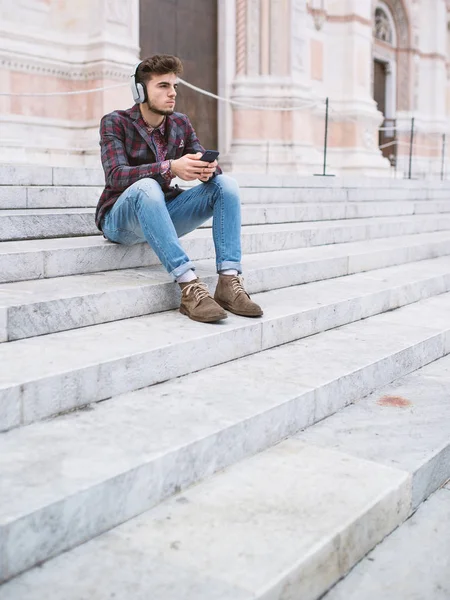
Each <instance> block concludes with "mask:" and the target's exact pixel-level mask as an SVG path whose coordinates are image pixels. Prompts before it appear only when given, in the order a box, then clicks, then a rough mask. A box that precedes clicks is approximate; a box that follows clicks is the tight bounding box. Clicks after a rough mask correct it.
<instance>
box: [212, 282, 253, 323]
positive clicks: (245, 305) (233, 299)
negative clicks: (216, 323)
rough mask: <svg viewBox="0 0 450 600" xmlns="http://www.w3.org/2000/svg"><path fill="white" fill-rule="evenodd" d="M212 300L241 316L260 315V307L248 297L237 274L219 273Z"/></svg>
mask: <svg viewBox="0 0 450 600" xmlns="http://www.w3.org/2000/svg"><path fill="white" fill-rule="evenodd" d="M214 300H215V301H216V302H217V304H220V306H221V307H222V308H225V310H229V311H230V312H232V313H234V314H235V315H240V316H242V317H261V316H262V315H263V311H262V308H261V307H260V306H258V305H257V304H256V302H253V300H251V299H250V296H249V295H248V294H247V292H246V291H245V289H244V286H243V283H242V278H241V277H239V276H238V275H221V274H219V282H218V284H217V287H216V293H215V294H214Z"/></svg>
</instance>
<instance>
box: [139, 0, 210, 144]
mask: <svg viewBox="0 0 450 600" xmlns="http://www.w3.org/2000/svg"><path fill="white" fill-rule="evenodd" d="M140 44H141V58H145V57H147V56H151V55H152V54H174V55H176V56H178V57H179V58H180V59H181V60H182V62H183V66H184V73H183V76H182V77H183V79H185V80H186V81H188V82H189V83H192V84H193V85H196V86H198V87H200V88H203V89H205V90H208V91H210V92H213V93H215V94H217V66H218V58H217V1H216V0H164V2H162V1H161V0H141V1H140ZM176 110H177V111H178V112H182V113H185V114H187V115H188V116H189V118H190V120H191V122H192V124H193V126H194V128H195V130H196V132H197V135H198V137H199V139H200V142H201V143H202V144H203V146H205V147H206V148H208V149H211V150H214V149H216V148H217V144H218V140H217V137H218V136H217V101H216V100H214V99H212V98H208V97H207V96H204V95H203V94H200V93H198V92H195V91H193V90H190V89H189V88H187V87H185V86H183V85H180V87H179V89H178V96H177V104H176Z"/></svg>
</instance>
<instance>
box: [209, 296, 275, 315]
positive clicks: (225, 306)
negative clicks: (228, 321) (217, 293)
mask: <svg viewBox="0 0 450 600" xmlns="http://www.w3.org/2000/svg"><path fill="white" fill-rule="evenodd" d="M214 300H215V302H217V304H218V305H219V306H221V307H222V308H223V309H224V310H227V311H228V312H230V313H233V314H234V315H238V317H250V318H253V319H256V318H257V317H262V316H263V314H264V312H263V311H261V312H260V313H257V314H256V313H244V312H236V311H235V310H233V309H232V308H231V306H229V305H228V304H227V303H226V302H222V301H221V300H218V299H217V298H214Z"/></svg>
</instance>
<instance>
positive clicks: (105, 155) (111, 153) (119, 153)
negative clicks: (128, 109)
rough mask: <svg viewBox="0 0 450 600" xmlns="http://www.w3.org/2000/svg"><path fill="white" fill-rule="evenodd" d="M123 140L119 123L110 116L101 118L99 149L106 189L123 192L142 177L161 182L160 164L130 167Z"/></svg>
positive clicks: (123, 135)
mask: <svg viewBox="0 0 450 600" xmlns="http://www.w3.org/2000/svg"><path fill="white" fill-rule="evenodd" d="M124 138H125V134H124V132H123V129H122V127H121V125H120V123H119V122H117V120H115V119H114V118H112V117H111V116H110V115H107V116H106V117H103V119H102V120H101V123H100V148H101V159H102V165H103V170H104V172H105V181H106V185H107V187H108V188H109V189H111V190H114V191H117V192H123V191H124V190H126V189H127V188H128V187H129V186H130V185H132V184H133V183H136V181H139V179H143V178H144V177H153V178H154V179H157V180H159V182H161V180H162V176H161V163H160V162H155V163H149V164H144V165H138V166H130V164H129V160H128V155H127V152H126V148H125V139H124Z"/></svg>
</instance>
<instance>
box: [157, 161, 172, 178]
mask: <svg viewBox="0 0 450 600" xmlns="http://www.w3.org/2000/svg"><path fill="white" fill-rule="evenodd" d="M159 173H160V175H161V177H163V178H164V179H165V180H166V181H169V182H170V181H171V180H172V179H173V177H174V175H173V172H172V160H163V161H162V163H161V167H160V170H159Z"/></svg>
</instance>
